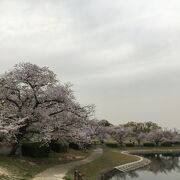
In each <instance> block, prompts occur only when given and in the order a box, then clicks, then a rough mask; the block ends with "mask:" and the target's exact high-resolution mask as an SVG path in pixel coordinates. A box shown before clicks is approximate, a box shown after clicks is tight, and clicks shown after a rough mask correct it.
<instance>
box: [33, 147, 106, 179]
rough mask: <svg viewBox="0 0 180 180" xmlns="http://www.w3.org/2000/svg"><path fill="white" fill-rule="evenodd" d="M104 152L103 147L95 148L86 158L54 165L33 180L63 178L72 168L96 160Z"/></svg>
mask: <svg viewBox="0 0 180 180" xmlns="http://www.w3.org/2000/svg"><path fill="white" fill-rule="evenodd" d="M102 154H103V150H102V149H101V148H98V149H95V150H94V151H93V153H92V154H91V155H90V156H89V157H87V158H86V159H83V160H80V161H76V162H72V163H67V164H62V165H57V166H54V167H52V168H49V169H47V170H45V171H44V172H42V173H40V174H38V175H36V176H35V177H34V179H33V180H63V177H64V176H65V175H66V173H67V172H68V171H69V170H70V169H72V168H74V167H76V166H79V165H83V164H86V163H89V162H91V161H94V160H95V159H96V158H98V157H99V156H101V155H102Z"/></svg>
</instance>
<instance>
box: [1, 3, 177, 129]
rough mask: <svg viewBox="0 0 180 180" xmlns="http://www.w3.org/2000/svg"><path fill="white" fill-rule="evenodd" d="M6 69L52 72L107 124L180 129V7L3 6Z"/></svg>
mask: <svg viewBox="0 0 180 180" xmlns="http://www.w3.org/2000/svg"><path fill="white" fill-rule="evenodd" d="M0 62H1V64H0V72H1V73H3V72H4V71H6V70H8V69H10V68H11V67H12V66H13V65H14V64H16V63H18V62H32V63H36V64H38V65H41V66H49V67H50V69H52V70H53V71H54V72H55V73H56V74H57V75H58V78H59V79H60V80H61V81H63V82H67V81H69V82H72V83H73V84H74V87H73V90H74V91H75V94H76V97H77V99H78V100H79V101H80V102H81V103H82V104H91V103H93V104H96V116H97V117H98V118H100V119H101V118H105V119H108V120H109V121H111V122H112V123H115V124H120V123H124V122H127V121H149V120H150V121H155V122H157V123H160V124H161V125H162V126H164V127H165V126H168V127H176V128H179V129H180V1H179V0H171V1H170V0H151V1H150V0H125V1H123V0H121V1H120V0H113V1H112V0H28V1H26V0H0Z"/></svg>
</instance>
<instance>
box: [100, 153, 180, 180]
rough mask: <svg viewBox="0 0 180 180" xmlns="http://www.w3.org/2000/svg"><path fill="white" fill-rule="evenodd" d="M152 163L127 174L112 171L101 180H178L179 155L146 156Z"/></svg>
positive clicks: (179, 177) (179, 172)
mask: <svg viewBox="0 0 180 180" xmlns="http://www.w3.org/2000/svg"><path fill="white" fill-rule="evenodd" d="M145 157H146V158H148V159H150V160H151V161H152V163H151V164H150V165H149V166H147V167H144V168H141V169H140V170H137V171H132V172H129V173H119V172H118V171H112V172H110V173H107V174H106V175H105V176H104V177H103V178H101V179H102V180H131V179H137V180H141V179H142V180H152V179H153V180H155V179H158V180H160V179H163V180H166V179H167V180H169V179H171V180H176V179H177V180H179V179H180V156H179V155H173V156H169V155H146V156H145Z"/></svg>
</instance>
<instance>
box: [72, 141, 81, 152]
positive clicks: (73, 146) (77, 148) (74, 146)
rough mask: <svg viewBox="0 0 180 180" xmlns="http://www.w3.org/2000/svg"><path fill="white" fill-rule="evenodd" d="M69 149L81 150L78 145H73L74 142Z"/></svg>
mask: <svg viewBox="0 0 180 180" xmlns="http://www.w3.org/2000/svg"><path fill="white" fill-rule="evenodd" d="M69 147H70V148H72V149H75V150H79V149H81V147H80V146H79V145H78V144H76V143H73V142H71V143H69Z"/></svg>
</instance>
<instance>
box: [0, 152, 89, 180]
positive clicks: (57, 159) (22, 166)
mask: <svg viewBox="0 0 180 180" xmlns="http://www.w3.org/2000/svg"><path fill="white" fill-rule="evenodd" d="M87 155H88V153H85V152H82V151H75V150H70V151H69V152H68V153H60V154H57V153H52V154H51V155H50V157H49V158H45V159H32V158H21V159H20V158H12V157H5V156H0V167H3V168H5V169H7V170H8V171H9V172H10V173H11V176H10V177H5V176H0V179H2V180H12V179H13V180H28V179H31V178H32V177H34V176H35V175H36V174H38V173H40V172H42V171H43V170H45V169H47V168H48V167H51V166H54V165H56V164H62V163H67V162H70V161H75V160H77V159H76V158H75V156H79V158H83V157H85V156H87Z"/></svg>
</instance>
